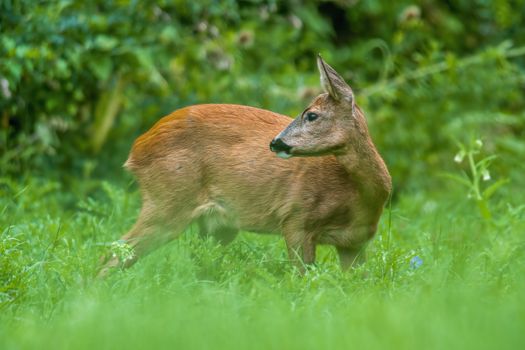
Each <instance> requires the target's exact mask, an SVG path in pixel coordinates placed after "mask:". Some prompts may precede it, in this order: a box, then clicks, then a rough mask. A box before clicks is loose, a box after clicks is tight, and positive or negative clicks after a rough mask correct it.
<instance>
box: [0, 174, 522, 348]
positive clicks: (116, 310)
mask: <svg viewBox="0 0 525 350" xmlns="http://www.w3.org/2000/svg"><path fill="white" fill-rule="evenodd" d="M515 195H516V199H515V200H514V203H519V201H520V200H522V199H520V198H519V196H518V193H515ZM497 200H499V202H493V203H492V205H493V213H494V217H493V219H492V220H490V221H487V220H482V219H481V218H480V216H479V215H478V211H477V208H476V207H475V204H473V203H472V202H470V201H468V200H467V199H466V196H465V195H464V194H462V193H460V192H457V191H453V190H451V191H450V192H449V193H447V192H444V191H442V193H440V194H405V195H402V196H401V197H400V198H399V199H398V200H397V201H395V202H394V204H393V205H392V209H391V210H387V211H386V212H385V214H384V216H383V220H382V222H381V225H380V228H379V232H378V234H377V236H376V238H375V239H374V240H373V242H372V243H371V244H370V246H369V249H368V253H367V255H368V260H367V262H366V263H365V264H364V265H363V266H362V267H360V268H359V269H358V270H357V271H355V272H353V273H343V272H341V271H340V270H339V268H338V265H337V257H336V254H335V251H334V250H333V249H331V248H329V247H321V248H320V249H319V251H318V253H319V259H318V265H317V266H316V267H315V268H312V269H311V270H310V271H308V272H307V274H306V275H305V276H298V275H296V274H294V272H293V270H292V269H291V267H290V266H289V264H288V263H287V261H286V254H285V249H284V243H283V241H282V239H281V238H280V237H278V236H264V235H254V234H250V233H242V234H241V235H240V236H239V237H238V238H237V239H236V240H235V241H234V242H233V243H232V244H231V245H230V246H228V247H220V246H217V245H215V244H214V242H213V241H203V240H200V239H199V238H198V237H197V235H196V232H195V230H194V229H192V228H190V229H189V230H188V232H187V233H186V234H185V235H184V236H183V237H182V238H181V239H179V240H177V241H175V242H173V243H171V244H169V245H166V246H164V247H162V248H161V249H159V250H158V251H156V252H154V253H152V254H150V255H149V256H147V257H146V258H144V259H142V260H141V261H139V262H138V263H137V264H136V265H135V266H134V267H132V268H131V269H129V270H126V271H116V272H115V273H113V274H112V275H110V276H109V278H107V279H106V280H104V281H97V280H95V279H94V278H93V276H94V274H95V271H96V269H97V264H98V258H99V256H100V255H102V253H103V252H105V251H107V249H108V247H109V244H110V243H111V242H112V241H113V240H115V239H117V238H118V237H119V236H120V235H121V234H122V233H124V232H125V231H126V229H128V228H129V227H130V226H131V225H132V223H133V221H134V218H135V216H136V214H137V211H138V208H139V205H140V198H139V196H138V194H137V192H136V190H134V189H133V188H126V186H121V185H117V184H109V183H99V182H96V181H94V182H89V183H86V182H84V181H78V183H75V184H74V185H73V188H72V189H68V190H66V189H64V188H62V186H61V185H60V184H58V183H56V182H53V181H49V180H36V179H22V180H21V179H17V180H10V179H3V180H2V181H0V214H1V215H0V282H1V284H0V348H1V349H26V348H29V349H32V348H38V349H47V348H49V349H116V348H128V349H135V348H148V349H155V348H174V349H178V348H180V349H202V348H211V349H236V348H255V349H270V348H273V349H334V348H338V349H339V348H340V349H351V348H362V349H391V348H399V349H450V348H456V349H470V348H472V349H493V348H498V349H501V348H512V349H518V348H525V332H524V330H525V278H524V277H525V236H524V233H525V206H521V207H520V206H518V205H517V204H514V205H512V204H509V203H508V202H510V203H512V202H513V201H512V200H511V199H509V198H507V200H505V198H498V199H497ZM415 257H418V258H415ZM415 259H416V260H417V259H420V260H421V261H422V264H421V266H419V267H416V266H414V261H415Z"/></svg>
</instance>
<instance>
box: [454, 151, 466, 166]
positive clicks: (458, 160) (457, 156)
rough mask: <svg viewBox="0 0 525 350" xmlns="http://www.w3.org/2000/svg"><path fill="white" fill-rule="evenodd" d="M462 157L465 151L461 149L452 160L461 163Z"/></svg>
mask: <svg viewBox="0 0 525 350" xmlns="http://www.w3.org/2000/svg"><path fill="white" fill-rule="evenodd" d="M463 158H465V152H464V151H461V152H459V153H458V154H456V155H455V156H454V162H456V163H461V162H462V161H463Z"/></svg>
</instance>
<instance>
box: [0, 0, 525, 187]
mask: <svg viewBox="0 0 525 350" xmlns="http://www.w3.org/2000/svg"><path fill="white" fill-rule="evenodd" d="M524 19H525V1H523V0H515V1H507V0H494V1H490V0H475V1H471V0H457V1H430V0H424V1H395V2H385V1H379V0H362V1H359V0H348V1H345V0H334V1H330V0H328V1H272V0H254V1H231V0H227V1H177V0H175V1H167V0H165V1H164V0H156V1H150V0H145V1H133V0H129V1H126V0H120V1H98V0H97V1H73V0H56V1H34V0H18V1H14V0H2V1H1V2H0V29H1V37H0V130H1V132H0V172H1V174H0V175H2V176H7V177H18V176H20V175H30V176H43V177H52V178H55V179H60V181H61V182H62V183H63V184H66V186H67V184H69V185H71V186H73V185H72V184H73V183H74V182H75V180H78V179H81V180H83V181H84V182H83V186H85V185H86V184H87V183H89V180H91V179H106V180H109V181H119V180H120V179H123V178H124V179H128V178H126V177H125V176H127V175H125V172H124V171H123V170H122V169H121V165H122V164H123V162H124V161H125V159H126V157H127V153H128V151H129V149H130V146H131V144H132V142H133V140H134V139H135V138H136V137H137V136H138V135H140V134H141V133H143V132H145V131H146V130H147V129H149V128H150V127H151V126H152V124H153V123H154V122H155V121H156V120H158V119H159V118H160V117H162V116H164V115H166V114H168V113H170V112H171V111H173V110H175V109H177V108H180V107H183V106H186V105H191V104H196V103H210V102H214V103H237V104H246V105H251V106H257V107H261V108H265V109H270V110H273V111H276V112H279V113H282V114H287V115H290V116H295V115H297V113H299V112H301V111H302V110H303V108H304V107H305V106H306V105H307V104H308V102H309V101H310V99H311V98H312V97H313V96H315V95H316V94H318V93H319V92H320V88H319V81H318V73H317V69H316V65H315V56H316V54H317V53H321V54H322V55H323V57H324V58H325V59H326V60H327V61H328V62H329V63H330V64H331V65H332V66H333V67H334V68H335V69H336V70H338V71H339V72H340V73H341V74H342V75H343V76H344V78H345V79H346V80H347V81H348V82H349V84H350V85H351V86H352V87H353V88H354V90H355V92H356V95H357V99H358V103H359V104H360V105H361V106H362V108H363V109H364V110H365V111H366V114H367V116H368V120H369V124H370V129H371V133H372V136H373V139H374V140H375V143H376V144H377V146H378V148H379V150H380V152H381V154H382V155H383V156H384V158H385V159H386V162H387V164H388V166H389V168H390V170H391V173H392V175H393V178H394V182H395V186H396V189H397V191H398V192H399V191H413V190H420V189H425V188H429V187H430V188H432V187H433V186H434V187H435V186H436V185H437V184H439V182H440V177H439V176H437V175H439V173H440V172H443V171H447V170H448V169H456V168H457V166H458V165H457V164H455V163H454V162H453V158H454V155H455V154H456V153H457V152H458V142H459V143H464V144H465V143H468V142H470V140H473V139H481V140H483V143H484V149H485V150H486V152H487V153H490V154H498V155H499V159H498V160H497V161H496V162H495V163H494V166H493V169H494V171H496V172H498V174H499V175H500V176H501V177H505V178H509V179H511V181H512V182H513V183H514V184H515V185H517V184H520V183H521V184H525V180H524V179H523V159H525V113H524V106H525V93H524V92H525V46H524V45H525V25H524ZM128 180H129V179H128ZM87 191H88V192H89V190H87Z"/></svg>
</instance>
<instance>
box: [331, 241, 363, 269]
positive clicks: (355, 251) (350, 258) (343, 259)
mask: <svg viewBox="0 0 525 350" xmlns="http://www.w3.org/2000/svg"><path fill="white" fill-rule="evenodd" d="M337 252H338V253H339V262H340V263H341V268H342V269H343V270H345V271H346V270H348V269H350V268H354V267H358V266H359V265H361V264H363V263H364V262H365V245H362V246H358V247H337Z"/></svg>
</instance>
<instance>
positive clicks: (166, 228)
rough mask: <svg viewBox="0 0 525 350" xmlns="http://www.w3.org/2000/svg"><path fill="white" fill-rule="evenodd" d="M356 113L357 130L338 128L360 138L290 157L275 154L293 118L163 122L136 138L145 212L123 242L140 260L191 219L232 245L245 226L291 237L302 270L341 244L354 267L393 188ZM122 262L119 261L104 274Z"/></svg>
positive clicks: (247, 115) (252, 113) (237, 115)
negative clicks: (318, 252) (274, 143)
mask: <svg viewBox="0 0 525 350" xmlns="http://www.w3.org/2000/svg"><path fill="white" fill-rule="evenodd" d="M330 104H331V102H330V97H329V96H327V95H321V96H320V97H319V98H317V99H316V100H315V101H314V103H313V104H312V105H311V106H310V107H309V110H314V109H318V110H322V111H326V110H327V109H330V108H333V106H332V107H331V105H330ZM332 104H333V103H332ZM355 107H356V108H355V110H356V113H355V118H353V121H352V123H351V124H352V125H353V127H354V128H355V129H354V131H352V132H349V131H348V130H346V133H345V130H337V132H338V133H341V132H342V133H343V134H348V133H352V134H356V135H357V136H356V135H353V137H354V138H355V137H357V138H359V140H355V139H353V140H351V141H348V140H347V141H345V142H346V143H344V144H342V145H341V147H338V148H337V152H335V154H328V155H325V156H318V157H295V158H291V159H287V160H283V159H280V158H278V157H276V156H275V154H274V153H272V152H271V151H270V150H269V148H268V145H269V143H270V141H271V140H272V139H273V138H274V137H275V136H276V135H277V134H279V133H280V132H281V131H283V129H285V128H287V127H288V125H289V124H290V122H291V121H292V119H290V118H288V117H286V116H283V115H279V114H276V113H273V112H270V111H266V110H262V109H257V108H253V107H247V106H239V105H226V104H208V105H195V106H191V107H186V108H183V109H180V110H178V111H175V112H173V113H172V114H170V115H169V116H167V117H164V118H162V119H161V120H160V121H159V122H158V123H157V124H155V125H154V126H153V127H152V128H151V129H150V130H149V131H148V132H146V133H145V134H144V135H142V136H140V137H139V138H138V139H137V140H136V141H135V144H134V145H133V148H132V150H131V154H130V156H129V159H128V160H127V162H126V164H125V165H126V167H127V168H128V169H129V170H131V171H132V172H133V173H134V174H135V176H136V178H137V179H138V182H139V184H140V188H141V192H142V197H143V207H142V211H141V213H140V216H139V218H138V220H137V223H136V224H135V226H134V227H133V228H132V229H131V231H130V232H128V233H127V234H126V235H124V236H123V237H122V239H123V240H125V241H126V242H128V243H129V244H131V245H132V246H133V247H134V248H135V256H136V258H138V257H140V256H141V255H143V254H145V253H146V252H148V251H149V250H151V249H154V248H155V247H157V246H158V245H159V244H162V243H164V242H167V241H169V240H172V239H174V238H176V237H177V236H178V235H179V234H180V233H181V232H183V230H184V229H185V228H186V227H187V226H188V225H189V224H190V223H191V222H197V223H198V224H199V227H200V229H201V231H202V233H203V234H213V235H216V236H217V238H218V239H219V240H220V241H222V242H225V243H227V242H229V241H231V240H232V239H233V238H235V235H236V234H237V232H238V231H239V230H246V231H253V232H260V233H263V232H268V233H278V232H282V234H283V236H284V238H285V240H286V243H287V246H288V252H289V256H290V259H291V260H293V261H294V262H295V264H296V265H297V266H298V267H299V268H300V269H302V268H303V267H304V265H303V262H304V264H309V263H313V262H314V261H315V246H316V244H318V243H324V244H331V245H335V246H336V247H337V248H338V251H339V253H340V258H341V263H342V264H343V265H344V266H350V265H351V264H352V263H353V262H354V261H355V260H356V257H357V255H358V254H359V252H360V251H361V249H362V247H363V246H364V244H365V243H366V242H367V241H368V240H369V239H370V238H371V237H372V236H373V235H374V233H375V231H376V227H377V222H378V220H379V217H380V215H381V212H382V209H383V205H384V203H385V201H386V199H387V197H388V195H389V193H390V188H391V182H390V176H389V174H388V171H387V170H386V166H385V165H384V163H383V161H382V159H381V157H380V156H379V154H378V153H377V151H376V149H375V147H374V145H373V143H372V141H371V140H370V137H369V135H368V130H367V128H366V121H365V119H364V116H363V114H362V112H361V110H360V109H359V108H358V107H357V106H355ZM352 108H354V105H353V102H352ZM349 125H350V124H349ZM317 136H319V137H320V135H317ZM321 136H322V135H321ZM135 260H136V259H134V260H133V261H129V262H127V265H130V264H131V263H133V262H134V261H135ZM118 264H119V262H118V260H117V259H116V258H113V259H111V260H110V261H109V262H108V263H107V265H106V266H105V268H104V270H103V271H102V274H105V273H106V272H107V269H108V268H110V267H112V266H116V265H118Z"/></svg>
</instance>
